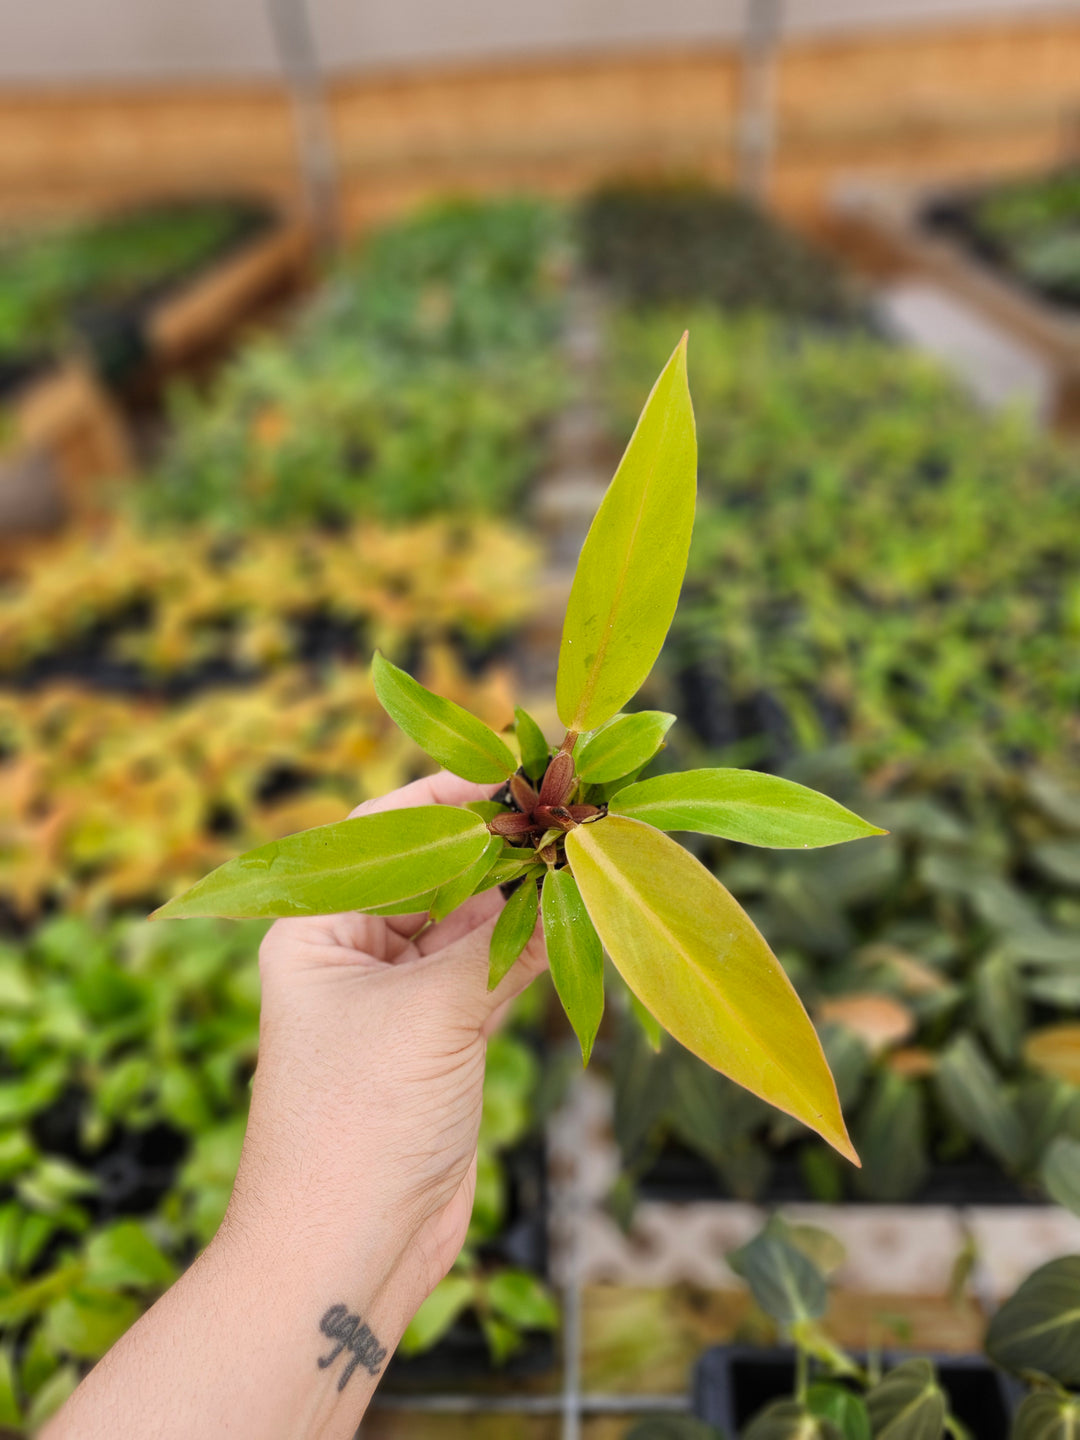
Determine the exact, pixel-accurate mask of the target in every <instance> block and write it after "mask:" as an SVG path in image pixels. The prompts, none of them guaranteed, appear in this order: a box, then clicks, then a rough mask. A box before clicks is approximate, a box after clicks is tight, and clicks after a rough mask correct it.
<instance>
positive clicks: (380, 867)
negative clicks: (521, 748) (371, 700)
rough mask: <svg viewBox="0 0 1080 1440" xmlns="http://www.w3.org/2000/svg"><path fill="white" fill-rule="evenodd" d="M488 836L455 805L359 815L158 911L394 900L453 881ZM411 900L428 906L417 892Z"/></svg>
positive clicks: (219, 911) (272, 911) (304, 835)
mask: <svg viewBox="0 0 1080 1440" xmlns="http://www.w3.org/2000/svg"><path fill="white" fill-rule="evenodd" d="M490 839H491V836H490V835H489V834H488V830H487V826H486V825H485V824H484V822H483V820H482V819H481V818H480V817H479V816H478V815H473V814H472V813H471V811H469V810H459V809H457V807H456V806H452V805H419V806H416V807H415V808H414V809H409V810H387V811H383V812H382V813H381V814H378V815H358V816H356V817H355V819H352V820H339V821H337V823H336V824H333V825H320V826H318V827H317V828H316V829H314V830H303V831H301V832H300V834H298V835H288V836H286V837H285V839H284V840H273V841H271V842H270V844H269V845H260V846H259V848H258V849H257V850H249V851H248V853H247V854H246V855H240V856H237V858H236V859H235V860H229V861H227V862H226V863H225V864H224V865H222V866H220V867H219V868H218V869H217V870H214V871H212V872H211V873H210V874H209V875H207V876H206V878H205V879H203V880H200V881H199V882H198V884H196V885H193V886H192V887H191V889H190V890H187V891H185V892H184V894H183V895H178V896H177V897H176V898H175V899H174V900H170V901H169V902H168V904H167V905H163V906H162V907H161V909H160V910H158V911H156V912H155V914H156V916H157V918H159V919H186V918H187V917H189V916H191V915H223V916H228V917H229V918H232V919H237V920H239V919H245V918H262V917H266V918H271V917H273V916H279V915H334V914H337V913H338V912H339V911H342V910H370V909H373V908H375V907H378V906H391V905H396V904H397V903H398V902H400V901H403V900H408V899H409V897H410V896H414V897H421V896H424V895H425V894H430V892H431V891H432V889H433V888H434V889H437V888H438V887H439V886H440V885H445V884H446V882H447V881H448V880H453V879H454V877H455V876H457V875H460V874H461V873H462V871H463V870H466V869H468V868H469V866H470V865H473V864H474V863H475V862H476V861H477V860H478V859H479V858H480V856H481V854H483V852H484V850H485V849H486V848H487V844H488V841H489V840H490ZM417 908H418V909H421V910H422V909H424V908H425V906H424V904H423V903H422V902H420V901H419V899H418V904H417Z"/></svg>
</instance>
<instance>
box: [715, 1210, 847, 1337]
mask: <svg viewBox="0 0 1080 1440" xmlns="http://www.w3.org/2000/svg"><path fill="white" fill-rule="evenodd" d="M727 1261H728V1264H729V1265H730V1266H731V1268H732V1269H733V1270H734V1271H735V1274H736V1275H741V1276H742V1278H743V1279H744V1280H745V1281H746V1283H747V1284H748V1285H749V1286H750V1289H751V1291H752V1292H753V1296H754V1299H755V1300H756V1301H757V1303H758V1304H759V1305H760V1306H761V1308H762V1309H763V1310H764V1311H765V1313H766V1315H769V1316H771V1317H772V1319H774V1320H775V1321H776V1322H777V1324H779V1325H798V1324H800V1323H802V1322H804V1321H807V1320H817V1319H818V1318H819V1317H820V1316H822V1315H824V1313H825V1306H826V1305H827V1304H828V1299H829V1296H828V1291H827V1290H826V1288H825V1278H824V1276H823V1275H822V1273H821V1271H820V1270H819V1269H818V1268H817V1266H816V1265H815V1264H814V1262H813V1261H812V1260H811V1259H810V1257H809V1256H808V1255H805V1254H804V1253H803V1252H802V1251H801V1250H799V1249H797V1248H796V1247H795V1246H794V1245H792V1244H791V1242H790V1241H789V1240H788V1239H787V1237H786V1236H785V1234H784V1233H783V1230H782V1229H780V1228H778V1227H775V1226H772V1225H767V1226H766V1227H765V1229H764V1230H763V1231H762V1232H761V1234H760V1235H756V1236H755V1237H754V1239H753V1240H751V1241H750V1242H749V1244H747V1245H744V1246H743V1247H742V1249H741V1250H735V1251H733V1252H732V1253H731V1254H730V1255H728V1257H727Z"/></svg>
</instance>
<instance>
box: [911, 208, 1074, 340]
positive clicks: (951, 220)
mask: <svg viewBox="0 0 1080 1440" xmlns="http://www.w3.org/2000/svg"><path fill="white" fill-rule="evenodd" d="M978 200H979V194H978V192H967V193H964V194H961V193H957V194H953V195H943V196H939V197H937V198H935V199H933V200H931V201H929V202H928V203H927V204H926V205H925V206H924V207H923V209H922V212H921V214H920V216H919V219H920V220H921V222H922V224H923V225H924V226H925V227H926V228H927V229H928V230H931V231H933V232H935V233H937V234H939V235H944V236H946V237H948V238H949V239H950V240H953V241H954V242H956V243H958V244H959V245H961V246H962V247H963V248H964V249H966V250H967V251H968V252H969V253H970V254H971V255H972V257H973V258H975V259H977V260H979V261H981V262H982V263H983V264H984V265H986V266H988V267H989V268H990V269H992V270H994V271H996V272H997V274H998V275H999V276H1000V277H1001V278H1002V279H1003V280H1005V281H1007V282H1008V284H1010V285H1011V286H1012V287H1013V288H1014V289H1016V290H1020V291H1023V292H1024V293H1025V294H1027V295H1034V296H1035V297H1036V298H1037V299H1039V300H1041V301H1043V302H1044V303H1046V304H1050V305H1054V306H1061V307H1062V308H1064V309H1066V310H1071V311H1075V310H1077V309H1080V283H1078V282H1076V281H1073V280H1070V281H1067V282H1064V283H1061V284H1054V283H1053V282H1045V283H1044V282H1040V281H1037V280H1035V279H1033V278H1032V277H1031V276H1028V275H1024V274H1023V273H1022V272H1021V271H1019V270H1017V269H1016V267H1015V266H1014V265H1013V264H1012V262H1011V259H1010V257H1009V255H1008V253H1007V251H1006V250H1005V248H1004V247H1003V246H1002V245H1001V244H1000V242H999V241H998V240H997V239H996V238H995V237H994V236H992V235H988V234H987V233H986V232H985V230H983V228H982V226H981V225H980V224H979V222H978V219H977V217H976V214H975V206H976V204H977V202H978Z"/></svg>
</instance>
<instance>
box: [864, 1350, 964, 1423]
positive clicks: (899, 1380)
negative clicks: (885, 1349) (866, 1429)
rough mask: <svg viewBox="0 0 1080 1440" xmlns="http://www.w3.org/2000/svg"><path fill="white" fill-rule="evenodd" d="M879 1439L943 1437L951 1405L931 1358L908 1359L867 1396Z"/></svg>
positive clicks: (867, 1404)
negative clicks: (947, 1401)
mask: <svg viewBox="0 0 1080 1440" xmlns="http://www.w3.org/2000/svg"><path fill="white" fill-rule="evenodd" d="M866 1408H867V1410H868V1412H869V1414H870V1425H871V1428H872V1430H873V1432H874V1436H875V1440H942V1436H943V1435H944V1433H945V1417H946V1415H947V1413H948V1405H947V1404H946V1402H945V1392H944V1391H943V1390H942V1388H941V1386H940V1385H939V1384H938V1380H937V1375H936V1374H935V1373H934V1367H933V1365H931V1363H930V1361H929V1360H905V1362H904V1363H903V1365H897V1367H896V1369H895V1370H890V1371H889V1373H888V1374H887V1375H886V1376H885V1378H884V1379H883V1380H881V1381H879V1382H878V1384H877V1385H875V1386H874V1388H873V1389H872V1390H871V1391H870V1393H869V1394H868V1395H867V1397H866Z"/></svg>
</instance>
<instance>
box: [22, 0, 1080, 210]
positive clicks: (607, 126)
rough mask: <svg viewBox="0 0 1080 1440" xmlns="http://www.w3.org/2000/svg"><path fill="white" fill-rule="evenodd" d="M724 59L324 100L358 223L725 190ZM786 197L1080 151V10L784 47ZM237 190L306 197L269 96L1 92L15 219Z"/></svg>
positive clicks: (795, 201) (516, 72)
mask: <svg viewBox="0 0 1080 1440" xmlns="http://www.w3.org/2000/svg"><path fill="white" fill-rule="evenodd" d="M738 80H739V62H738V56H737V54H735V53H734V52H733V51H731V50H730V49H722V48H714V49H709V48H702V49H699V50H695V51H693V52H689V51H684V52H671V53H661V52H657V51H655V50H654V51H650V52H638V53H622V54H610V55H596V56H580V57H576V58H569V59H568V58H566V57H544V58H539V59H531V60H528V61H520V62H513V63H509V62H507V63H504V64H493V63H492V64H488V63H485V64H483V65H479V64H478V65H474V66H471V67H465V66H453V67H450V66H446V67H442V68H429V69H425V70H417V71H410V72H401V73H396V74H378V75H375V74H372V75H367V74H365V75H356V76H352V77H348V78H343V79H338V80H336V81H335V82H334V84H333V86H332V89H331V106H332V118H333V127H334V131H335V135H336V138H337V144H338V150H339V158H340V166H341V176H342V198H343V212H344V214H345V216H346V218H347V221H348V223H349V225H350V226H351V227H354V228H355V227H362V226H364V225H365V224H367V223H369V222H370V221H371V220H373V219H376V218H379V217H382V216H385V215H387V214H389V213H392V212H395V211H398V210H400V209H401V208H402V207H404V206H407V205H409V204H411V203H413V202H414V201H416V200H417V199H419V198H421V197H423V196H426V195H430V194H432V193H437V192H443V191H446V190H463V189H464V190H473V191H488V190H494V189H505V188H527V189H539V190H543V191H547V192H550V193H554V194H572V193H574V192H576V191H579V190H581V189H582V188H584V187H585V186H587V185H589V184H591V183H593V182H594V181H595V180H597V179H599V178H601V177H604V176H609V175H613V174H626V173H629V172H639V173H640V172H655V171H657V170H659V169H664V170H687V171H689V170H693V171H696V172H699V173H705V174H708V175H711V176H713V177H715V178H718V179H723V178H727V177H730V175H731V173H732V168H733V151H734V139H735V133H736V115H737V106H738ZM776 122H777V123H776V154H775V163H774V168H773V199H774V200H775V202H776V204H777V205H778V206H779V208H781V209H782V210H784V211H785V212H787V213H789V214H790V215H791V216H792V217H793V218H795V219H798V220H801V221H802V222H804V223H807V224H810V225H814V224H816V223H819V222H820V220H821V218H822V216H823V214H824V212H825V209H826V205H827V199H828V196H829V193H830V191H831V189H832V188H833V187H834V186H835V185H836V184H837V182H838V181H840V180H841V179H842V178H843V177H845V176H850V175H863V176H865V175H873V176H882V175H890V176H897V177H911V178H919V179H925V178H927V177H933V176H943V177H944V176H950V177H951V176H954V175H960V174H968V173H971V174H986V173H1000V172H1003V171H1008V170H1010V169H1013V168H1018V167H1023V166H1026V165H1032V164H1042V163H1046V162H1054V161H1057V160H1059V159H1061V158H1062V157H1063V156H1065V155H1067V154H1070V153H1075V152H1076V145H1077V136H1078V135H1080V16H1074V17H1067V16H1066V17H1061V18H1052V19H1046V18H1043V19H1030V20H1025V21H1010V22H1004V21H1001V20H996V21H989V20H988V21H984V22H981V23H977V24H975V23H973V24H967V25H963V26H961V25H956V26H952V27H941V26H934V27H931V26H927V27H925V28H905V29H902V30H897V31H894V32H891V33H874V34H873V35H870V36H863V37H856V36H847V37H845V38H841V39H822V38H816V39H811V38H804V39H799V40H793V41H790V42H789V43H788V44H787V45H786V46H785V48H784V51H783V53H782V56H781V58H780V61H779V64H778V67H777V75H776ZM192 189H197V190H203V191H205V190H223V189H226V190H227V189H241V190H247V191H252V192H256V193H260V194H266V195H272V196H277V197H279V198H281V199H283V200H287V201H288V200H293V201H297V200H298V199H299V196H300V193H301V190H300V180H299V174H298V168H297V161H296V151H295V142H294V135H293V126H292V118H291V112H290V109H289V104H288V100H287V98H286V97H285V95H284V94H283V93H281V91H280V90H277V89H276V88H274V87H273V86H265V85H263V86H256V85H251V86H241V85H235V84H219V85H214V86H210V85H207V86H203V87H196V88H193V87H191V86H178V85H173V86H161V87H153V88H144V89H133V88H131V87H126V88H123V89H120V88H117V89H115V90H111V91H110V90H101V89H93V90H92V89H87V90H85V91H81V92H68V91H63V90H52V91H44V90H42V91H37V92H35V91H32V90H31V91H24V92H21V93H13V92H11V91H8V92H6V93H0V218H10V217H21V216H28V215H36V214H46V213H56V212H63V213H73V212H83V211H87V210H90V209H94V208H96V207H98V206H100V205H103V204H112V203H116V202H124V201H129V200H133V199H140V198H143V197H145V196H148V195H156V194H162V193H177V192H180V193H182V192H185V191H190V190H192Z"/></svg>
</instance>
